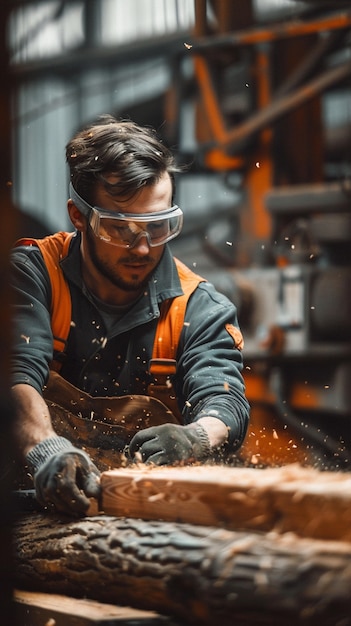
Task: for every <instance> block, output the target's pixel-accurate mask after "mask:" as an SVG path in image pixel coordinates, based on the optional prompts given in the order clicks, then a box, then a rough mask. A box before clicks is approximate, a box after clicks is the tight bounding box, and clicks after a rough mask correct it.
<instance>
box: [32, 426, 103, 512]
mask: <svg viewBox="0 0 351 626" xmlns="http://www.w3.org/2000/svg"><path fill="white" fill-rule="evenodd" d="M27 462H28V464H29V465H30V466H31V467H32V468H33V470H34V485H35V490H36V498H37V500H38V502H39V503H40V504H41V505H42V506H44V507H47V506H50V505H54V507H55V508H56V509H57V510H58V511H60V512H63V513H68V514H70V515H81V514H84V513H85V512H86V511H87V510H88V508H89V505H90V501H89V498H98V497H99V495H100V483H99V476H100V472H99V470H98V469H97V467H96V466H95V465H94V463H93V462H92V461H91V459H90V457H89V456H88V455H87V454H86V453H85V452H83V450H79V449H78V448H75V447H74V446H73V445H72V444H71V442H70V441H68V439H65V437H56V436H55V437H49V438H48V439H45V440H44V441H42V442H40V443H38V444H37V445H36V446H35V447H34V448H33V449H32V450H31V451H30V452H29V453H28V454H27Z"/></svg>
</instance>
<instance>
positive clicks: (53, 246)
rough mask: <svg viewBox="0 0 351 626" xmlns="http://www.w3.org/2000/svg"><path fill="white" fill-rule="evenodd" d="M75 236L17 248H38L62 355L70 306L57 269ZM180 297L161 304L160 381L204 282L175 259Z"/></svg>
mask: <svg viewBox="0 0 351 626" xmlns="http://www.w3.org/2000/svg"><path fill="white" fill-rule="evenodd" d="M74 234H75V233H65V232H59V233H56V234H55V235H51V236H49V237H45V239H26V238H24V239H20V240H19V241H17V242H16V244H15V245H16V246H20V245H27V246H28V245H36V246H38V248H39V249H40V251H41V253H42V255H43V258H44V262H45V265H46V267H47V270H48V273H49V277H50V281H51V292H52V299H51V328H52V333H53V337H54V351H57V352H63V351H64V348H65V345H66V341H67V338H68V335H69V331H70V326H71V314H72V303H71V294H70V291H69V287H68V284H67V281H66V279H65V277H64V274H63V272H62V270H61V268H60V265H59V263H60V261H61V260H62V259H64V258H65V256H66V255H67V254H68V250H69V246H70V243H71V240H72V237H73V236H74ZM174 261H175V263H176V266H177V270H178V275H179V279H180V282H181V286H182V290H183V292H184V293H183V295H181V296H177V297H175V298H174V299H173V300H166V301H165V302H163V304H162V305H161V315H160V319H159V321H158V325H157V329H156V334H155V340H154V346H153V353H152V359H151V362H150V373H151V374H152V375H154V376H155V377H156V378H158V379H159V380H161V378H163V379H164V377H165V376H166V377H168V376H170V375H172V374H173V373H175V370H176V360H175V357H176V353H177V348H178V343H179V337H180V333H181V331H182V328H183V326H184V316H185V310H186V306H187V303H188V300H189V297H190V296H191V294H192V293H193V291H195V289H196V287H197V286H198V285H199V283H200V282H204V281H205V279H204V278H202V277H201V276H199V275H198V274H195V273H194V272H192V271H191V270H190V269H189V268H188V267H186V265H184V263H182V262H181V261H179V260H178V259H176V258H175V259H174Z"/></svg>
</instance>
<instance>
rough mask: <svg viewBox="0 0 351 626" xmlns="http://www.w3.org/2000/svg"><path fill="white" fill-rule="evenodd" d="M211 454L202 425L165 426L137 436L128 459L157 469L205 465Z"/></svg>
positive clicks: (133, 440) (145, 431) (140, 432)
mask: <svg viewBox="0 0 351 626" xmlns="http://www.w3.org/2000/svg"><path fill="white" fill-rule="evenodd" d="M210 452H211V446H210V442H209V438H208V435H207V433H206V431H205V429H204V428H203V427H202V426H201V425H200V424H196V423H195V424H189V425H188V426H178V425H176V424H162V425H161V426H152V427H151V428H145V429H144V430H141V431H139V432H138V433H137V434H136V435H134V437H133V439H132V440H131V442H130V444H129V455H130V456H131V457H132V458H135V459H136V460H138V459H139V460H140V461H142V462H143V463H153V464H154V465H172V464H174V465H185V464H189V463H193V462H195V461H203V460H204V459H206V458H207V457H208V456H209V455H210Z"/></svg>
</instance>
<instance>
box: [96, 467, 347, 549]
mask: <svg viewBox="0 0 351 626" xmlns="http://www.w3.org/2000/svg"><path fill="white" fill-rule="evenodd" d="M101 485H102V509H103V511H104V512H105V513H106V514H108V515H118V516H121V515H125V516H127V517H135V518H142V519H144V520H163V521H173V522H186V523H190V524H205V525H210V526H219V527H224V528H228V529H232V530H243V529H245V530H255V531H265V532H267V531H271V530H274V531H276V532H294V533H296V534H298V535H300V536H304V537H313V538H319V539H329V540H330V539H333V540H339V541H351V474H347V473H345V474H342V473H336V472H319V471H317V470H314V469H310V468H308V469H307V468H306V469H304V468H302V467H300V466H298V465H292V466H285V467H282V468H269V469H264V470H258V469H253V468H239V467H238V468H229V467H221V466H213V467H211V466H201V467H200V466H197V467H190V468H189V467H187V468H186V467H180V468H166V467H164V468H155V467H154V468H149V469H148V468H146V467H145V466H141V467H140V468H134V469H133V468H120V469H116V470H111V471H107V472H104V473H103V474H102V477H101Z"/></svg>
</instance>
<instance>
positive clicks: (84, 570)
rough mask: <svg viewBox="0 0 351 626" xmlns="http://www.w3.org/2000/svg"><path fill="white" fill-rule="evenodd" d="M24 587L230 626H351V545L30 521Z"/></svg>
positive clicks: (20, 572) (19, 548)
mask: <svg viewBox="0 0 351 626" xmlns="http://www.w3.org/2000/svg"><path fill="white" fill-rule="evenodd" d="M14 543H15V554H14V561H15V578H16V586H17V587H18V588H22V589H28V590H38V591H41V592H49V593H56V594H57V593H58V594H67V595H69V596H73V597H78V598H79V597H82V596H84V597H87V598H90V599H92V600H96V601H101V602H107V603H111V604H118V605H129V606H131V607H134V608H138V609H141V610H152V611H156V612H158V613H161V614H164V615H168V616H173V617H175V618H179V619H181V620H182V624H186V623H189V624H197V625H207V626H208V625H213V624H217V623H218V622H221V625H222V626H233V624H240V625H242V624H245V625H246V626H247V625H252V626H258V625H260V624H266V625H268V624H269V625H270V626H273V625H278V624H279V625H280V626H281V624H284V626H297V625H301V626H302V625H303V626H320V625H321V624H323V626H336V625H338V626H348V625H350V623H351V618H350V616H351V594H350V589H351V567H350V562H351V543H350V542H341V541H322V540H317V539H310V538H308V539H307V538H299V537H297V536H296V535H295V534H294V533H284V534H282V535H279V534H278V533H276V532H274V531H271V532H269V533H259V532H247V531H245V532H239V531H233V530H227V529H223V528H215V527H210V526H201V525H198V526H195V525H191V524H181V523H172V522H162V521H151V522H145V521H143V520H138V519H133V518H118V517H111V516H107V515H100V516H99V515H97V516H93V517H87V518H84V519H81V520H75V521H70V520H67V519H63V518H62V517H61V518H60V517H58V516H56V515H49V514H41V513H34V514H24V515H23V517H21V518H19V519H18V521H17V524H16V526H15V529H14Z"/></svg>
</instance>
